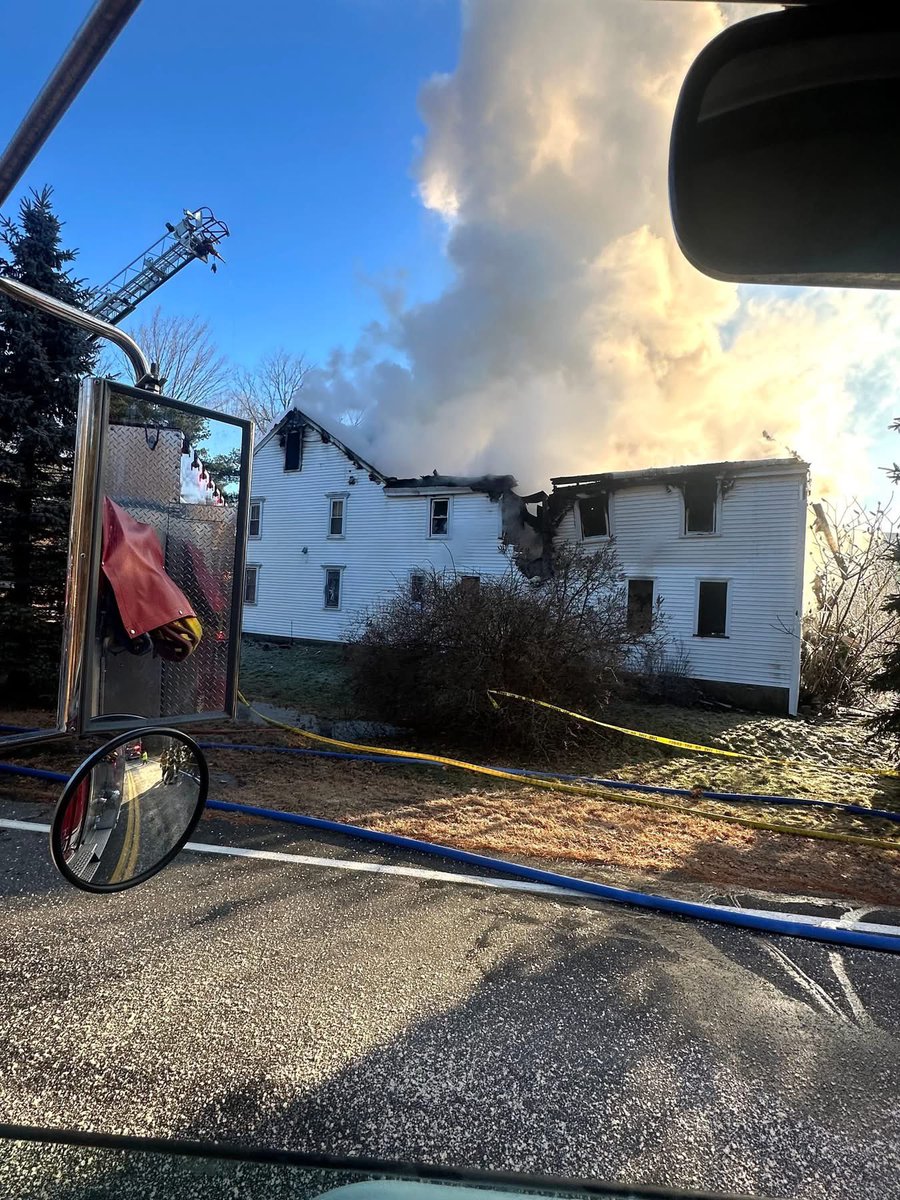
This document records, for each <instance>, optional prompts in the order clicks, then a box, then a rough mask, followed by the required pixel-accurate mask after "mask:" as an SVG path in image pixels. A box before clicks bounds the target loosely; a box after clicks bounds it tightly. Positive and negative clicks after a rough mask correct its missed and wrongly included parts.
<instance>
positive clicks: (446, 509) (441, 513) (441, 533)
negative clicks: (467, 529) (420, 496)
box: [430, 499, 450, 537]
mask: <svg viewBox="0 0 900 1200" xmlns="http://www.w3.org/2000/svg"><path fill="white" fill-rule="evenodd" d="M449 528H450V501H449V500H437V499H435V500H432V502H431V525H430V530H431V536H432V537H446V536H447V531H448V529H449Z"/></svg>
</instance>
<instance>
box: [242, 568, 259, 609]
mask: <svg viewBox="0 0 900 1200" xmlns="http://www.w3.org/2000/svg"><path fill="white" fill-rule="evenodd" d="M258 595H259V567H247V569H246V572H245V574H244V603H245V604H255V603H256V601H257V597H258Z"/></svg>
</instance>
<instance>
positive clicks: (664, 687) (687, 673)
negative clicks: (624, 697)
mask: <svg viewBox="0 0 900 1200" xmlns="http://www.w3.org/2000/svg"><path fill="white" fill-rule="evenodd" d="M635 662H636V669H635V675H634V682H635V684H636V688H637V693H638V696H639V697H640V698H641V699H642V700H648V701H650V703H652V704H684V705H687V704H694V703H696V702H697V700H699V699H700V695H701V691H700V688H699V687H698V686H697V684H696V683H694V681H693V679H692V678H691V659H690V655H689V654H688V652H687V649H686V648H685V646H684V643H683V642H674V641H670V640H669V639H668V638H667V637H666V636H665V630H664V628H663V626H662V623H661V621H659V620H658V623H657V630H656V633H655V634H654V635H653V636H652V637H650V638H648V639H646V640H645V642H644V644H643V645H641V646H640V647H638V649H637V653H636V655H635Z"/></svg>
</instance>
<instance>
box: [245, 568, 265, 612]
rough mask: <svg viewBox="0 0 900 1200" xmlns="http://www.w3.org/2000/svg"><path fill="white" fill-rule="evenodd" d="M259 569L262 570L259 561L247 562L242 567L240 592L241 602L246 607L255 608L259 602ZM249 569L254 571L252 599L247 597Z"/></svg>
mask: <svg viewBox="0 0 900 1200" xmlns="http://www.w3.org/2000/svg"><path fill="white" fill-rule="evenodd" d="M261 570H262V568H261V566H260V564H259V563H247V564H246V565H245V567H244V587H243V591H242V592H241V599H242V600H243V603H244V605H245V606H246V607H247V608H256V606H257V605H258V604H259V573H260V571H261ZM251 571H254V572H255V575H254V580H255V583H254V587H253V599H252V600H248V599H247V580H248V578H249V576H250V572H251Z"/></svg>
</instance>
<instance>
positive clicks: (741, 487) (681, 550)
mask: <svg viewBox="0 0 900 1200" xmlns="http://www.w3.org/2000/svg"><path fill="white" fill-rule="evenodd" d="M808 472H809V466H808V464H807V463H805V462H801V461H800V460H798V459H794V458H787V459H763V460H759V461H755V462H722V463H703V464H699V465H694V466H683V467H661V468H656V469H653V470H646V471H614V472H606V473H603V474H596V475H578V476H561V477H558V478H555V479H554V480H553V481H552V484H553V490H552V492H551V494H550V496H549V497H548V499H547V501H546V505H545V514H546V518H545V519H546V520H547V524H548V526H549V528H550V530H551V536H552V537H553V538H554V539H556V540H562V541H566V542H573V543H576V544H577V545H579V546H582V547H584V548H585V549H586V550H590V548H591V547H592V546H599V545H602V544H604V543H606V542H608V541H609V540H610V539H611V538H612V539H615V546H616V551H617V553H618V556H619V560H620V562H621V565H622V570H623V573H624V575H625V581H624V587H625V588H626V589H627V603H628V620H629V623H630V624H631V626H632V630H633V632H636V633H641V632H642V631H643V630H644V629H649V627H650V624H651V620H652V619H653V617H654V614H655V613H657V612H659V613H660V615H661V617H662V628H663V629H664V631H665V634H666V636H667V637H668V638H669V639H670V640H671V642H672V645H673V649H675V648H683V649H684V652H685V654H686V657H687V661H688V664H689V665H688V673H689V675H690V676H691V677H692V678H693V679H695V680H697V681H698V682H699V683H700V684H702V686H703V688H704V690H706V691H708V692H710V693H712V694H718V695H720V696H722V697H723V698H725V699H730V700H732V701H734V702H736V703H739V704H743V705H747V706H750V707H754V708H765V709H769V710H774V711H780V712H789V713H795V712H796V711H797V702H798V694H799V686H800V638H799V633H800V617H801V612H802V603H803V573H804V542H805V535H806V512H807V476H808Z"/></svg>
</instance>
